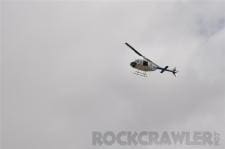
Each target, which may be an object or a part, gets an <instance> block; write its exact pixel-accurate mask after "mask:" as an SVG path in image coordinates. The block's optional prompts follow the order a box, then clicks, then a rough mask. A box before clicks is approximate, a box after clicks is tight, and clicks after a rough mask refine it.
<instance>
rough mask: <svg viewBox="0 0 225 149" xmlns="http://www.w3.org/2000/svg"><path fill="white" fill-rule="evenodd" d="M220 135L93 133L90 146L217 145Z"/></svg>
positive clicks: (189, 132)
mask: <svg viewBox="0 0 225 149" xmlns="http://www.w3.org/2000/svg"><path fill="white" fill-rule="evenodd" d="M219 141H220V134H219V133H217V132H210V131H193V132H191V131H162V132H157V131H140V132H136V131H119V132H113V131H105V132H100V131H93V132H92V145H94V146H110V145H115V144H117V145H121V146H129V145H141V146H148V145H205V146H206V145H208V146H212V145H215V146H217V145H219Z"/></svg>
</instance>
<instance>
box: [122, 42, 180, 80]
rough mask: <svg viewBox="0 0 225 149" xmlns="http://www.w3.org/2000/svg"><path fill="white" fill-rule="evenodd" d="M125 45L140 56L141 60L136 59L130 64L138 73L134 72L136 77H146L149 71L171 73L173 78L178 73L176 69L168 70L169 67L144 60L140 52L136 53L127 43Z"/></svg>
mask: <svg viewBox="0 0 225 149" xmlns="http://www.w3.org/2000/svg"><path fill="white" fill-rule="evenodd" d="M125 44H126V45H127V46H128V47H129V48H130V49H131V50H133V51H134V52H135V53H136V54H137V55H139V56H141V57H142V58H143V59H136V60H135V61H132V62H131V63H130V66H131V67H132V68H134V69H137V70H138V71H136V72H135V74H136V75H140V76H143V77H147V73H146V72H149V71H155V70H160V73H163V72H165V71H167V72H171V73H172V74H173V75H174V76H175V77H176V73H177V72H178V71H177V70H176V67H175V68H173V69H168V68H169V66H165V67H161V66H159V65H157V64H156V63H154V62H153V61H151V60H150V59H148V58H146V57H145V56H144V55H142V54H141V53H140V52H138V51H137V50H136V49H134V48H133V47H132V46H131V45H130V44H129V43H127V42H125Z"/></svg>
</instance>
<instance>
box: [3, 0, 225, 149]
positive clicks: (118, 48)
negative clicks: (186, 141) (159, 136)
mask: <svg viewBox="0 0 225 149" xmlns="http://www.w3.org/2000/svg"><path fill="white" fill-rule="evenodd" d="M221 3H222V4H223V2H214V3H213V2H208V3H203V2H198V3H195V2H180V1H177V2H109V3H106V2H95V3H94V2H65V3H63V2H31V3H29V2H10V3H4V5H3V8H4V10H3V12H4V15H3V27H4V32H3V33H4V36H3V37H4V40H3V43H4V47H3V48H4V49H3V50H4V57H3V58H4V59H3V62H4V69H3V75H4V80H3V81H4V119H3V124H4V130H3V131H4V147H5V148H7V149H10V148H15V147H16V148H23V149H25V148H76V147H77V148H92V146H91V143H90V142H91V138H90V135H91V132H92V131H93V130H100V131H104V130H121V129H128V130H144V129H145V130H146V129H147V130H155V129H158V130H165V129H184V130H186V129H191V130H199V129H205V130H217V131H219V132H221V134H222V137H223V136H224V135H225V133H224V124H225V122H224V115H225V111H224V107H223V105H224V103H225V101H224V83H225V82H224V81H225V78H224V74H225V72H224V70H225V66H224V63H223V59H224V56H225V55H224V50H223V48H224V47H225V45H224V42H223V39H224V37H225V32H224V18H225V15H224V14H225V13H224V10H225V9H224V6H225V5H222V4H221ZM124 42H130V43H131V44H132V45H134V46H135V47H136V48H137V49H140V51H141V52H142V53H143V54H145V55H146V56H147V57H149V58H151V59H153V60H154V61H156V62H157V63H159V64H160V65H163V66H164V65H167V64H168V65H170V66H177V68H178V69H179V70H180V72H179V75H178V77H177V78H174V77H173V76H172V75H171V74H163V75H162V74H160V73H159V72H152V73H151V74H150V77H149V78H140V77H137V76H135V75H133V74H132V73H131V72H132V71H133V70H131V68H129V62H130V61H132V60H133V59H135V58H137V56H136V55H135V54H134V53H133V52H132V51H130V50H129V49H128V48H127V47H126V46H125V45H124V44H123V43H124ZM220 147H221V148H223V147H224V144H222V145H221V146H220ZM118 148H119V147H118ZM168 148H169V147H168ZM181 148H185V146H182V147H181ZM212 148H213V147H212Z"/></svg>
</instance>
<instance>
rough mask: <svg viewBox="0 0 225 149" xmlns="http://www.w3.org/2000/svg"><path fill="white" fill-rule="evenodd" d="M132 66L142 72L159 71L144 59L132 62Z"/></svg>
mask: <svg viewBox="0 0 225 149" xmlns="http://www.w3.org/2000/svg"><path fill="white" fill-rule="evenodd" d="M130 66H131V67H132V68H135V69H138V70H141V71H155V70H156V69H158V66H156V65H155V64H153V63H151V62H149V61H146V60H144V59H137V60H135V61H133V62H131V63H130Z"/></svg>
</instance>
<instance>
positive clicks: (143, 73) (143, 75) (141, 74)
mask: <svg viewBox="0 0 225 149" xmlns="http://www.w3.org/2000/svg"><path fill="white" fill-rule="evenodd" d="M133 74H136V75H138V76H142V77H148V75H147V73H146V72H141V71H135V72H133Z"/></svg>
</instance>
